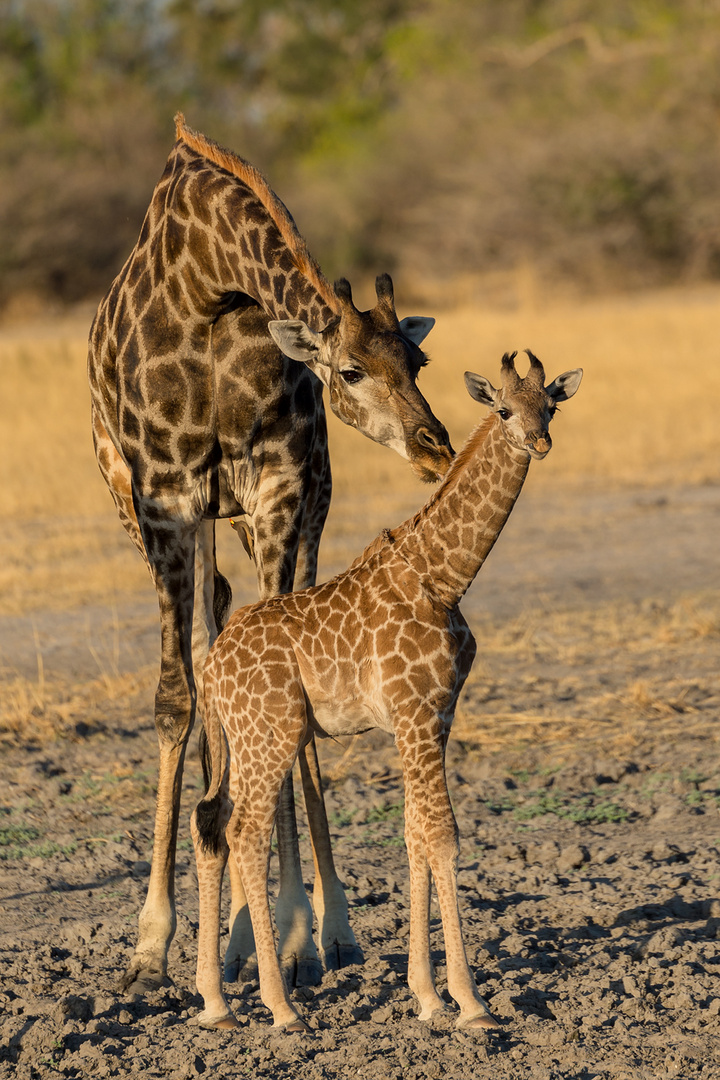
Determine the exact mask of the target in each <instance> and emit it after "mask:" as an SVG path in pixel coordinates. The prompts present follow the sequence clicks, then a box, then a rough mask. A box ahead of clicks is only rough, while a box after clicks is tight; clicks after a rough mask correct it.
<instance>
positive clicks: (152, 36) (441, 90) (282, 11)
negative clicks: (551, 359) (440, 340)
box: [0, 0, 720, 304]
mask: <svg viewBox="0 0 720 1080" xmlns="http://www.w3.org/2000/svg"><path fill="white" fill-rule="evenodd" d="M177 109H182V110H183V111H184V112H185V114H186V117H187V121H188V123H189V124H190V125H191V126H192V127H195V128H199V129H201V130H203V131H205V133H206V134H208V135H210V136H211V137H213V138H215V139H216V140H218V141H220V142H222V143H224V144H225V145H227V146H229V147H231V148H232V149H234V150H236V151H237V152H238V153H240V154H241V155H242V156H244V157H246V158H248V159H250V160H251V161H253V163H254V164H256V165H258V166H259V167H260V168H261V169H263V171H265V173H266V175H267V176H268V178H269V180H270V182H271V184H272V186H273V187H274V188H275V190H276V191H277V192H278V194H279V195H280V196H281V197H282V198H283V199H284V200H285V202H286V203H287V204H288V205H289V206H290V208H291V210H292V211H293V213H294V215H295V217H296V218H297V220H298V223H299V225H300V228H301V229H302V231H303V232H304V233H305V235H306V236H307V238H308V240H309V243H310V246H311V248H312V250H313V252H314V254H315V255H316V256H317V257H318V258H319V260H320V262H321V264H322V265H323V267H324V269H325V270H326V272H327V273H328V275H329V276H331V277H332V276H334V275H336V274H339V273H344V274H348V275H349V276H351V277H352V276H353V274H355V275H357V274H362V273H365V272H372V273H375V272H378V271H381V270H386V269H389V270H391V271H393V272H395V273H396V274H404V275H406V277H407V280H408V281H410V280H411V281H412V285H413V288H414V289H415V290H416V291H420V292H421V291H423V289H426V290H427V292H429V293H430V292H433V291H434V290H436V286H437V285H438V283H443V282H444V283H446V287H447V289H448V291H449V293H450V294H452V291H453V288H454V283H455V282H457V281H458V280H476V279H479V278H480V277H481V276H482V275H484V274H488V273H493V272H496V271H498V270H500V271H502V270H508V269H512V268H516V267H518V266H529V267H532V268H533V272H534V273H535V274H536V275H538V276H541V278H542V280H543V281H546V282H563V281H564V282H568V281H570V282H572V283H573V285H574V287H579V288H583V289H586V290H598V289H604V288H607V287H618V286H620V287H634V286H639V285H649V284H657V283H665V282H676V281H684V280H698V279H703V278H718V277H720V137H719V136H720V0H678V2H675V3H670V2H660V0H605V2H604V3H603V4H598V3H591V2H589V0H482V2H479V0H363V2H362V3H358V2H357V0H234V2H233V0H5V3H4V4H3V5H2V7H0V151H1V152H0V304H3V303H7V302H8V301H9V300H10V299H12V298H13V297H14V296H16V295H17V294H19V293H23V294H35V295H38V296H40V297H42V298H43V299H44V298H49V299H50V300H53V301H63V302H72V301H76V300H79V299H83V298H89V297H97V296H99V295H100V294H101V293H102V292H104V290H105V289H106V288H107V286H108V285H109V283H110V281H111V279H112V277H113V276H114V274H115V273H116V272H117V270H118V269H119V268H120V266H121V265H122V262H123V260H124V258H125V257H126V256H127V254H128V252H129V251H130V249H131V247H132V245H133V243H134V241H135V239H136V237H137V233H138V230H139V227H140V223H141V220H142V216H143V214H144V211H145V209H146V207H147V204H148V201H149V198H150V195H151V192H152V188H153V186H154V184H155V182H156V180H157V178H158V177H159V175H160V173H161V171H162V168H163V165H164V161H165V158H166V157H167V154H168V152H169V150H170V147H171V145H172V139H173V124H172V117H173V114H174V113H175V111H176V110H177Z"/></svg>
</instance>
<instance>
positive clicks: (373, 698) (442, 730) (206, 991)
mask: <svg viewBox="0 0 720 1080" xmlns="http://www.w3.org/2000/svg"><path fill="white" fill-rule="evenodd" d="M515 355H516V354H515V353H513V354H512V355H509V356H508V355H506V356H504V357H503V360H502V386H501V389H500V390H496V389H495V388H494V387H493V386H492V384H491V383H490V382H489V381H488V380H487V379H485V378H483V377H482V376H480V375H474V374H472V373H471V372H467V373H466V375H465V382H466V385H467V388H468V391H469V392H470V394H471V396H472V397H473V398H474V399H475V400H476V401H479V402H480V403H481V404H483V405H489V406H490V408H491V409H492V412H491V413H490V415H489V416H488V417H487V418H486V419H485V420H483V421H482V422H481V423H480V424H479V426H478V427H477V428H476V429H475V431H474V432H473V433H472V434H471V436H470V438H469V439H468V441H467V443H466V444H465V446H464V448H463V450H462V451H461V452H460V453H459V454H458V456H457V458H456V459H455V460H454V462H453V463H452V465H451V466H450V469H449V470H448V473H447V475H446V477H445V479H444V481H443V483H442V484H441V485H440V487H439V488H438V490H437V491H436V493H435V494H434V495H433V497H432V498H431V499H430V501H429V502H428V503H427V505H426V506H424V507H423V509H422V510H420V511H419V512H418V513H417V514H416V515H415V517H413V518H411V519H409V520H408V521H406V522H405V523H404V524H403V525H400V526H399V528H397V529H393V530H392V531H390V530H386V531H385V532H383V533H382V534H381V535H380V536H379V537H378V538H377V539H376V540H375V541H374V542H373V543H372V544H371V545H370V546H369V547H368V548H367V549H366V550H365V552H364V553H363V554H362V556H361V557H360V558H359V559H357V560H356V561H355V562H354V563H353V565H352V566H351V567H350V569H349V570H346V571H345V572H344V573H343V574H340V575H339V576H338V577H336V578H333V580H332V581H329V582H327V583H326V584H324V585H319V586H316V587H315V588H312V589H306V590H304V591H302V592H295V593H287V594H285V595H282V596H276V597H273V598H272V599H270V600H266V601H263V602H261V603H258V604H253V605H252V606H250V607H246V608H243V609H241V610H239V611H237V612H235V614H234V615H233V616H232V618H231V619H230V621H229V622H228V624H227V626H226V627H225V629H224V630H223V632H222V633H221V634H220V636H219V638H218V639H217V641H216V642H215V645H214V646H213V648H212V650H211V652H210V655H209V657H208V660H207V665H206V667H205V727H206V731H207V737H208V745H209V753H210V759H211V765H212V769H211V772H212V775H211V777H210V783H209V789H208V792H207V794H206V795H205V797H204V798H203V799H202V800H201V801H200V803H199V804H198V806H197V808H196V810H195V813H194V815H193V821H192V831H193V839H194V843H195V855H196V858H197V867H198V882H199V888H200V932H199V940H198V968H197V987H198V990H199V992H200V993H201V994H202V996H203V998H204V1002H205V1009H204V1011H203V1012H202V1013H201V1015H200V1017H199V1022H200V1023H201V1024H202V1025H203V1026H206V1027H218V1028H225V1027H234V1026H236V1024H237V1021H236V1020H235V1019H234V1017H233V1016H232V1014H231V1012H230V1010H229V1008H228V1005H227V1002H226V1001H225V998H224V996H223V992H222V984H221V977H220V961H219V935H220V887H221V882H222V875H223V870H224V868H225V863H226V861H227V858H228V854H230V855H231V857H232V858H233V859H235V860H236V861H237V865H238V868H239V870H240V874H241V876H242V880H243V884H244V886H245V893H246V895H247V901H248V905H249V908H250V916H251V919H252V924H253V930H254V932H255V941H256V946H257V957H258V967H259V973H260V994H261V997H262V1000H263V1003H264V1004H265V1005H266V1006H267V1008H269V1009H270V1010H271V1011H272V1015H273V1021H274V1023H275V1025H276V1026H283V1027H285V1028H286V1029H287V1030H290V1031H302V1030H305V1029H306V1028H305V1024H304V1022H303V1020H302V1019H301V1018H300V1016H299V1014H298V1012H297V1011H296V1009H295V1007H294V1006H293V1004H292V1003H291V1001H290V998H289V996H288V992H287V989H286V987H285V983H284V980H283V976H282V972H281V970H280V966H279V963H278V958H277V954H276V949H275V939H274V934H273V928H272V922H271V917H270V906H269V902H268V888H267V877H268V862H269V857H270V842H271V838H272V832H273V826H274V822H275V814H276V811H277V807H278V799H279V796H280V789H281V787H282V784H283V781H284V779H285V777H286V776H287V774H288V773H289V772H290V770H291V769H292V766H293V762H294V761H295V758H296V756H297V753H298V750H299V748H300V747H301V746H302V744H303V743H304V741H305V740H307V739H309V738H310V736H311V735H312V733H313V732H314V733H315V734H316V735H319V736H323V735H330V736H338V735H354V734H356V733H357V732H361V731H367V730H369V729H370V728H374V727H377V728H381V729H382V730H383V731H388V732H391V733H392V734H393V735H394V736H395V742H396V745H397V748H398V750H399V752H400V757H401V760H402V769H403V778H404V785H405V839H406V844H407V852H408V859H409V863H410V944H409V957H408V984H409V986H410V988H411V990H412V991H413V992H414V993H415V995H416V996H417V998H418V1001H419V1004H420V1019H421V1020H427V1019H428V1018H429V1017H430V1016H431V1015H432V1013H433V1012H434V1011H435V1010H436V1009H441V1008H443V1001H442V999H441V998H440V997H439V995H438V993H437V991H436V989H435V982H434V978H433V970H432V965H431V961H430V938H429V910H430V884H431V875H432V879H433V880H434V882H435V888H436V890H437V898H438V903H439V905H440V912H441V916H442V925H443V933H444V937H445V950H446V960H447V978H448V990H449V992H450V994H451V995H452V997H453V998H454V1000H455V1001H456V1002H457V1004H458V1005H459V1007H460V1015H459V1017H458V1020H457V1027H460V1028H465V1029H467V1028H492V1027H497V1026H498V1025H497V1022H496V1021H495V1019H494V1018H493V1016H492V1015H491V1013H490V1011H489V1009H488V1008H487V1005H486V1004H485V1002H484V1001H483V1000H482V998H481V997H480V995H479V994H478V991H477V988H476V985H475V980H474V978H473V975H472V973H471V971H470V968H469V966H468V962H467V958H466V955H465V947H464V945H463V938H462V929H461V925H460V913H459V909H458V900H457V859H458V839H457V826H456V823H455V818H454V815H453V812H452V808H451V805H450V799H449V796H448V790H447V784H446V780H445V745H446V743H447V738H448V734H449V731H450V725H451V724H452V720H453V714H454V711H455V704H456V702H457V699H458V694H459V692H460V690H461V688H462V686H463V684H464V682H465V680H466V678H467V676H468V674H469V672H470V668H471V666H472V663H473V660H474V658H475V641H474V638H473V636H472V634H471V632H470V630H469V628H468V625H467V623H466V622H465V620H464V618H463V617H462V615H461V614H460V610H459V607H458V604H459V601H460V599H461V597H462V596H463V594H464V593H465V592H466V590H467V589H468V587H469V585H470V584H471V583H472V581H473V579H474V577H475V575H476V574H477V572H478V570H479V569H480V567H481V566H482V564H483V562H484V561H485V559H486V558H487V555H488V553H489V551H490V550H491V548H492V546H493V544H494V543H495V541H496V540H497V538H498V536H499V534H500V531H501V530H502V528H503V525H504V524H505V522H506V521H507V518H508V515H509V513H510V511H511V510H512V508H513V506H514V505H515V500H516V499H517V497H518V495H519V494H520V489H521V488H522V486H523V482H524V480H525V476H526V474H527V471H528V466H529V464H530V460H531V458H537V459H540V458H544V457H545V455H546V454H547V453H548V451H549V450H550V446H551V442H550V436H549V434H548V426H549V424H550V420H551V419H552V416H553V414H554V412H555V409H556V407H557V405H558V403H559V402H561V401H565V400H567V399H568V398H570V397H572V395H573V394H574V393H575V391H576V390H577V388H578V386H579V385H580V380H581V378H582V370H581V369H580V368H578V369H577V370H574V371H568V372H566V373H565V374H564V375H560V376H559V377H558V378H557V379H555V380H554V382H552V383H550V385H549V386H545V375H544V371H543V367H542V364H541V363H540V361H539V360H538V359H537V358H536V357H535V356H533V355H532V353H530V352H528V356H529V357H530V369H529V371H528V373H527V375H526V376H525V378H524V379H523V378H521V377H520V376H519V375H518V373H517V371H516V369H515V364H514V360H515Z"/></svg>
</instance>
